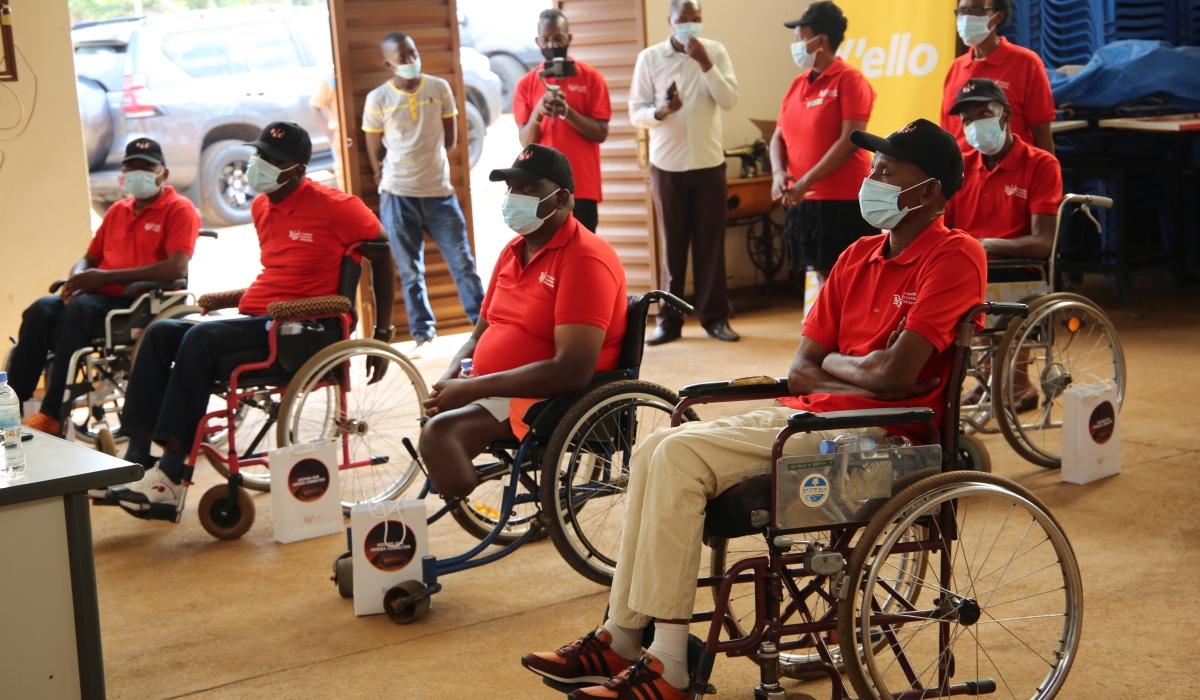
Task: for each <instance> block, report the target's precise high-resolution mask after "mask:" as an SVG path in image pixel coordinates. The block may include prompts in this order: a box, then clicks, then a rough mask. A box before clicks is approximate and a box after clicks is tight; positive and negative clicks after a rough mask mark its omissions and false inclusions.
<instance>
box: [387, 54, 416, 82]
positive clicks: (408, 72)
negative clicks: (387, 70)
mask: <svg viewBox="0 0 1200 700" xmlns="http://www.w3.org/2000/svg"><path fill="white" fill-rule="evenodd" d="M392 71H393V72H394V73H395V74H396V75H397V76H398V77H400V78H402V79H404V80H412V79H413V78H416V77H417V76H418V75H420V74H421V59H417V60H416V61H413V62H412V63H401V64H400V65H398V66H392Z"/></svg>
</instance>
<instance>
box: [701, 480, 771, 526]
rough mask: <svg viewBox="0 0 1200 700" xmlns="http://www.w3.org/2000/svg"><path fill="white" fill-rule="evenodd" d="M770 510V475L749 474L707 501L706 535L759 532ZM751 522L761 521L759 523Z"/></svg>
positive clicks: (767, 518)
mask: <svg viewBox="0 0 1200 700" xmlns="http://www.w3.org/2000/svg"><path fill="white" fill-rule="evenodd" d="M770 513H771V475H770V474H762V475H759V476H752V477H750V478H749V479H746V480H745V481H743V482H741V483H739V484H734V485H733V486H730V487H729V488H728V489H725V491H724V492H722V493H721V494H720V495H719V496H717V497H716V498H714V499H712V500H711V501H709V502H708V506H707V507H706V508H705V512H704V535H705V537H722V538H725V539H734V538H737V537H745V536H746V535H753V534H755V533H759V532H762V529H763V527H764V526H765V524H766V523H767V522H768V521H769V516H770ZM752 521H753V522H757V523H760V524H759V525H758V526H755V525H754V524H752Z"/></svg>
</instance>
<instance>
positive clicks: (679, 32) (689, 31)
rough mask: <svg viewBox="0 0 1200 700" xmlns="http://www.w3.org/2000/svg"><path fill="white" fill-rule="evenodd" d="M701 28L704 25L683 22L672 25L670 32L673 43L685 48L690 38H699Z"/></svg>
mask: <svg viewBox="0 0 1200 700" xmlns="http://www.w3.org/2000/svg"><path fill="white" fill-rule="evenodd" d="M703 27H704V24H702V23H700V22H683V23H682V24H675V25H672V26H671V31H672V32H673V33H674V36H675V41H678V42H679V43H680V44H682V45H684V46H687V43H688V39H691V38H692V37H696V38H697V39H699V38H700V30H701V29H702V28H703Z"/></svg>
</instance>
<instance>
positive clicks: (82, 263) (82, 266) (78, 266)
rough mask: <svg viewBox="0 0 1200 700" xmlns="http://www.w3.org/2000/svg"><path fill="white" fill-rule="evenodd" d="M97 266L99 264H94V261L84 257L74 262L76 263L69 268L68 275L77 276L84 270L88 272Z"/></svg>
mask: <svg viewBox="0 0 1200 700" xmlns="http://www.w3.org/2000/svg"><path fill="white" fill-rule="evenodd" d="M97 264H99V263H97V262H96V261H94V260H91V259H90V258H88V257H87V256H84V257H82V258H80V259H79V260H78V262H76V263H75V264H74V265H73V266H71V272H70V274H72V275H78V274H79V273H80V272H83V271H84V270H90V269H92V268H93V267H95V266H96V265H97Z"/></svg>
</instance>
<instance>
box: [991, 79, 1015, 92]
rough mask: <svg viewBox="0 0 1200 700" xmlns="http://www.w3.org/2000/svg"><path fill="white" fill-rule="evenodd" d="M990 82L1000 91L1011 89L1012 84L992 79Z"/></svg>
mask: <svg viewBox="0 0 1200 700" xmlns="http://www.w3.org/2000/svg"><path fill="white" fill-rule="evenodd" d="M992 82H994V83H996V87H998V88H1000V89H1001V90H1007V89H1009V88H1010V87H1012V83H1010V82H1008V81H1006V80H996V79H995V78H992Z"/></svg>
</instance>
